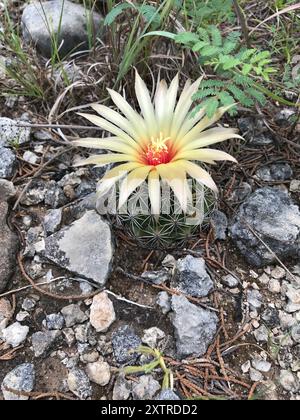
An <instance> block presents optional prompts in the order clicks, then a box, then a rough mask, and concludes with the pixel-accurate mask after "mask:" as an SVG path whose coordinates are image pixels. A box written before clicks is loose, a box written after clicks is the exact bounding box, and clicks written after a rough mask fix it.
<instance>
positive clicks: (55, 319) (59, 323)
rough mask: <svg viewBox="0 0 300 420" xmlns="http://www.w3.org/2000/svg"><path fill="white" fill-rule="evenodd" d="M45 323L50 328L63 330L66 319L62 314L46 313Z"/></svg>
mask: <svg viewBox="0 0 300 420" xmlns="http://www.w3.org/2000/svg"><path fill="white" fill-rule="evenodd" d="M43 325H44V326H45V327H46V328H47V329H48V330H62V329H63V327H64V325H65V319H64V317H63V316H62V315H61V314H50V315H46V319H45V320H44V321H43Z"/></svg>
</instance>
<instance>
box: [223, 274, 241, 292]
mask: <svg viewBox="0 0 300 420" xmlns="http://www.w3.org/2000/svg"><path fill="white" fill-rule="evenodd" d="M222 283H223V284H224V286H227V287H229V288H230V289H234V288H235V287H237V286H238V285H239V281H238V279H237V278H236V277H234V276H232V275H231V274H228V275H227V276H223V277H222Z"/></svg>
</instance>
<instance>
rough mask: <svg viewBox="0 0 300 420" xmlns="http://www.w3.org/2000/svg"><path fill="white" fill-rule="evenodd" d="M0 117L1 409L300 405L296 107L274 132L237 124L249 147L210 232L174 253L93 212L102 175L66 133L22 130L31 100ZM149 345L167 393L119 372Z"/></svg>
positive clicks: (240, 154) (136, 362)
mask: <svg viewBox="0 0 300 420" xmlns="http://www.w3.org/2000/svg"><path fill="white" fill-rule="evenodd" d="M7 100H8V99H7ZM2 109H3V110H2V111H1V114H0V243H1V247H0V261H1V265H0V366H1V369H0V384H1V393H0V395H1V398H2V399H6V400H11V399H17V400H26V399H29V398H32V399H54V398H58V399H90V398H93V399H110V400H111V399H113V400H117V399H120V400H127V399H171V400H172V399H186V398H201V399H248V398H249V399H255V398H265V399H273V400H276V399H280V400H299V399H300V362H299V360H300V358H299V357H300V265H299V256H300V252H299V250H300V210H299V203H300V164H299V148H298V147H297V145H296V147H295V148H294V147H293V145H292V144H291V140H289V141H290V142H285V140H284V139H285V138H289V137H288V132H289V129H290V126H291V122H290V117H291V115H292V114H293V112H292V113H290V111H289V110H286V109H282V110H281V109H280V108H277V109H276V110H275V113H274V115H275V117H274V115H273V118H272V124H274V125H272V127H273V130H271V131H270V130H268V129H266V127H265V125H264V124H263V123H262V121H261V120H260V119H259V118H254V117H253V118H252V117H243V116H241V117H240V118H239V119H238V120H237V121H235V120H233V121H231V125H232V124H237V125H239V127H240V130H241V132H242V133H243V135H244V136H245V138H246V141H245V142H241V143H240V144H239V145H238V146H237V147H236V150H235V151H234V152H233V153H232V154H234V155H235V156H236V157H237V159H238V161H239V162H240V166H238V167H236V168H231V169H228V170H227V167H223V168H221V169H220V171H219V172H218V173H215V177H216V179H217V180H218V183H219V185H220V190H221V194H220V202H219V209H218V210H217V211H215V213H214V214H213V216H212V221H211V227H210V228H209V229H208V230H206V231H203V232H201V234H199V235H198V236H197V237H196V238H192V239H191V241H190V242H189V243H187V244H186V247H185V248H180V249H175V250H173V251H172V253H168V251H165V252H163V251H159V250H153V251H151V252H150V251H148V250H146V249H141V248H140V247H139V246H138V245H137V244H135V243H134V242H133V241H132V240H130V238H128V237H126V236H125V234H124V233H122V232H120V231H118V230H115V229H113V226H112V224H111V223H110V222H109V221H108V220H105V218H103V217H102V216H100V215H99V214H98V212H97V200H96V195H95V187H96V182H97V180H98V179H99V177H100V176H101V171H102V170H100V169H92V168H85V169H79V170H77V169H76V168H74V167H73V164H74V162H76V161H77V160H78V158H79V156H78V153H79V152H78V150H76V149H72V148H70V146H68V145H66V144H65V143H64V142H62V139H63V137H60V136H59V135H58V134H57V132H55V133H54V132H51V130H46V129H45V130H42V129H40V128H30V127H27V126H26V127H22V126H20V125H22V123H23V125H24V122H25V123H26V122H28V121H30V120H31V116H30V115H28V114H27V113H26V114H24V113H23V112H22V101H19V102H17V103H15V107H14V110H16V109H17V110H18V112H16V113H17V114H18V115H17V116H14V118H13V119H10V118H7V116H8V115H10V114H13V112H12V111H7V112H4V109H6V110H8V109H9V108H2ZM14 113H15V111H14ZM10 117H12V115H10ZM20 122H21V124H20ZM17 124H18V125H17ZM275 127H277V129H278V131H276V129H274V128H275ZM282 133H283V134H282ZM298 136H299V128H298ZM298 146H299V143H298ZM224 168H225V169H224ZM141 345H143V346H147V347H148V348H152V349H157V350H159V351H160V353H161V355H162V356H163V360H164V362H165V364H166V366H167V368H169V369H171V371H172V375H171V379H172V380H171V384H170V386H169V388H168V389H167V390H166V389H163V387H162V384H163V376H164V375H163V370H162V369H161V366H155V367H153V368H152V369H149V368H148V369H146V368H145V369H144V370H143V369H141V372H139V374H134V373H133V372H131V373H130V370H128V371H127V372H129V373H127V374H126V375H125V374H124V370H123V368H124V367H125V366H139V367H141V368H142V367H143V366H144V365H145V366H148V365H149V363H151V361H153V357H154V356H151V355H150V356H149V355H147V354H144V353H143V351H142V349H140V346H141ZM134 350H135V351H134Z"/></svg>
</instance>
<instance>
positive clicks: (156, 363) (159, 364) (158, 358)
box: [122, 346, 173, 389]
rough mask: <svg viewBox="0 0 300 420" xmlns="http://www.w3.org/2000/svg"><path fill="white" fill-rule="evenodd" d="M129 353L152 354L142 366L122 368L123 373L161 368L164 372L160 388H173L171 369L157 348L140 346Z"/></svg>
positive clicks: (143, 371)
mask: <svg viewBox="0 0 300 420" xmlns="http://www.w3.org/2000/svg"><path fill="white" fill-rule="evenodd" d="M130 352H131V353H136V352H138V353H141V354H144V355H146V356H152V357H153V359H154V360H153V361H151V362H150V363H147V364H145V365H142V366H127V367H125V368H123V369H122V371H123V372H124V373H125V375H131V374H134V373H144V374H148V373H151V372H153V370H154V369H157V368H161V369H162V371H163V373H164V379H163V383H162V389H170V388H171V389H172V388H173V373H172V371H171V369H168V368H167V366H166V362H165V360H164V357H163V355H162V353H161V352H160V351H159V350H157V349H151V348H150V347H146V346H140V347H138V348H137V349H136V350H132V351H130Z"/></svg>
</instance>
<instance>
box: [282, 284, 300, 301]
mask: <svg viewBox="0 0 300 420" xmlns="http://www.w3.org/2000/svg"><path fill="white" fill-rule="evenodd" d="M285 295H286V297H287V298H288V299H289V301H290V303H292V304H294V305H300V288H299V289H298V288H295V287H294V286H292V285H288V286H287V291H286V293H285Z"/></svg>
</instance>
